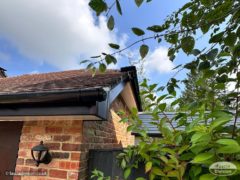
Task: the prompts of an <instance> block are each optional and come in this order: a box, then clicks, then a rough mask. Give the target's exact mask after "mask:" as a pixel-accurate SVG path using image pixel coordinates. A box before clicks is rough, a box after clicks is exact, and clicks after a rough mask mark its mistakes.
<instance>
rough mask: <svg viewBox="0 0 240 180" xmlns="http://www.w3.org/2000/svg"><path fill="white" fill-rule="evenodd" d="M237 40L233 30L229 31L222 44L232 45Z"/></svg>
mask: <svg viewBox="0 0 240 180" xmlns="http://www.w3.org/2000/svg"><path fill="white" fill-rule="evenodd" d="M236 40H237V36H236V34H235V33H234V32H232V33H229V34H228V36H227V37H226V38H225V39H224V44H225V45H227V46H234V44H235V42H236Z"/></svg>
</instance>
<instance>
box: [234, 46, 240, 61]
mask: <svg viewBox="0 0 240 180" xmlns="http://www.w3.org/2000/svg"><path fill="white" fill-rule="evenodd" d="M233 55H234V56H235V57H236V58H238V57H240V44H237V45H236V46H235V47H234V48H233Z"/></svg>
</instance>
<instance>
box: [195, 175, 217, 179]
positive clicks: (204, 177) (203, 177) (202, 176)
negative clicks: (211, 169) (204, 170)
mask: <svg viewBox="0 0 240 180" xmlns="http://www.w3.org/2000/svg"><path fill="white" fill-rule="evenodd" d="M216 178H217V176H214V175H213V174H203V175H201V176H200V179H199V180H214V179H216Z"/></svg>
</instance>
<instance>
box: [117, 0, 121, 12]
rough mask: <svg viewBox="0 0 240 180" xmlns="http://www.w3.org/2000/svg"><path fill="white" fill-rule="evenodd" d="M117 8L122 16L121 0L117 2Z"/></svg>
mask: <svg viewBox="0 0 240 180" xmlns="http://www.w3.org/2000/svg"><path fill="white" fill-rule="evenodd" d="M116 7H117V11H118V13H119V14H120V15H122V8H121V4H120V2H119V0H116Z"/></svg>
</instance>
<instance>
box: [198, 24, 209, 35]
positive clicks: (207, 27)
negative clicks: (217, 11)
mask: <svg viewBox="0 0 240 180" xmlns="http://www.w3.org/2000/svg"><path fill="white" fill-rule="evenodd" d="M209 28H210V25H209V24H204V25H202V26H201V27H200V29H201V30H202V32H203V34H205V33H207V32H208V30H209Z"/></svg>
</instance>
